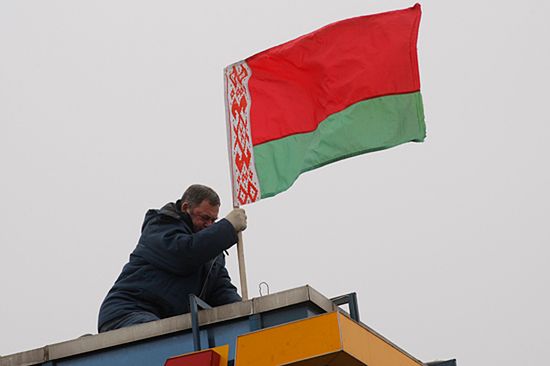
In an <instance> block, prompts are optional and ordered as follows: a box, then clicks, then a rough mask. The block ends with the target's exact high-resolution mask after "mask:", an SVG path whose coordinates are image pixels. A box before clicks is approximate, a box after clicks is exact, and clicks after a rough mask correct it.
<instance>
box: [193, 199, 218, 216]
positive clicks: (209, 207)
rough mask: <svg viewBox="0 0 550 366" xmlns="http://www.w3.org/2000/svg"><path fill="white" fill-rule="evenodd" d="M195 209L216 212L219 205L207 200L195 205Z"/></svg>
mask: <svg viewBox="0 0 550 366" xmlns="http://www.w3.org/2000/svg"><path fill="white" fill-rule="evenodd" d="M196 209H197V210H201V211H210V212H214V211H215V212H216V213H217V212H218V211H219V210H220V205H213V204H211V203H210V202H208V200H204V201H202V202H201V203H200V204H199V205H198V206H197V207H196Z"/></svg>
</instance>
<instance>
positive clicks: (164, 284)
mask: <svg viewBox="0 0 550 366" xmlns="http://www.w3.org/2000/svg"><path fill="white" fill-rule="evenodd" d="M236 242H237V234H236V233H235V229H234V228H233V226H232V225H231V223H230V222H229V221H227V220H226V219H222V220H220V221H218V222H216V223H214V224H212V225H211V226H209V227H208V228H206V229H203V230H201V231H199V232H193V224H192V221H191V218H190V217H189V215H188V214H187V213H184V212H181V211H179V210H178V209H177V205H176V204H174V203H169V204H167V205H165V206H164V207H163V208H162V209H160V210H149V211H148V212H147V214H146V215H145V220H144V222H143V226H142V229H141V237H140V239H139V242H138V245H137V247H136V249H134V251H133V252H132V254H130V260H129V262H128V263H127V264H126V265H125V266H124V268H123V269H122V273H121V274H120V276H119V277H118V279H117V280H116V282H115V284H114V285H113V287H112V288H111V290H110V291H109V293H108V294H107V296H106V297H105V300H103V304H102V305H101V309H100V311H99V320H98V328H101V326H102V325H103V324H105V323H107V322H109V321H111V320H113V319H116V318H119V317H121V316H124V315H126V314H128V313H130V312H133V311H143V310H145V311H148V312H151V313H153V314H155V315H157V316H158V317H159V318H167V317H171V316H175V315H179V314H183V313H187V312H189V298H188V296H189V294H195V295H197V296H199V297H200V298H201V299H203V300H204V301H206V302H207V303H208V304H210V305H212V306H217V305H223V304H228V303H232V302H238V301H241V297H240V296H239V295H238V294H237V289H236V288H235V286H233V285H232V284H231V279H230V277H229V274H228V273H227V270H226V268H225V258H224V254H223V251H224V250H226V249H228V248H229V247H231V246H232V245H233V244H235V243H236Z"/></svg>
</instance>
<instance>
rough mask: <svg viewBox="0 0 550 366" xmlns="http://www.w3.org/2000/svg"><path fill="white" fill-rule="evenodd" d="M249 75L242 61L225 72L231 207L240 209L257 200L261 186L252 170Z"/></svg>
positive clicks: (248, 70)
mask: <svg viewBox="0 0 550 366" xmlns="http://www.w3.org/2000/svg"><path fill="white" fill-rule="evenodd" d="M251 76H252V71H251V70H250V68H249V67H248V65H247V64H246V62H245V61H241V62H237V63H235V64H233V65H230V66H228V67H226V68H225V89H226V90H225V92H226V98H227V123H228V134H229V144H230V147H229V150H230V160H231V173H232V184H233V203H234V204H235V203H236V202H238V203H239V204H240V205H245V204H247V203H252V202H256V201H258V200H259V199H260V183H259V181H258V175H257V173H256V169H255V167H254V150H253V147H252V135H251V131H250V103H251V100H250V92H249V90H248V79H250V77H251Z"/></svg>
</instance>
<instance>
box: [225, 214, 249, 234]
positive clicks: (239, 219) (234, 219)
mask: <svg viewBox="0 0 550 366" xmlns="http://www.w3.org/2000/svg"><path fill="white" fill-rule="evenodd" d="M225 218H226V219H227V221H229V222H230V223H231V225H233V227H234V228H235V231H236V232H240V231H243V230H244V229H246V213H245V212H244V210H243V209H242V208H234V209H233V210H232V211H231V212H230V213H228V214H227V216H225Z"/></svg>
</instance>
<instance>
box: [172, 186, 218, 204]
mask: <svg viewBox="0 0 550 366" xmlns="http://www.w3.org/2000/svg"><path fill="white" fill-rule="evenodd" d="M204 200H207V201H208V203H210V204H211V205H212V206H219V205H220V197H219V196H218V194H217V193H216V192H215V191H214V190H213V189H212V188H210V187H207V186H204V185H202V184H193V185H191V186H189V188H187V189H186V190H185V192H183V196H181V203H184V202H187V203H188V204H189V208H193V207H197V206H198V205H200V204H201V203H202V201H204Z"/></svg>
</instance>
